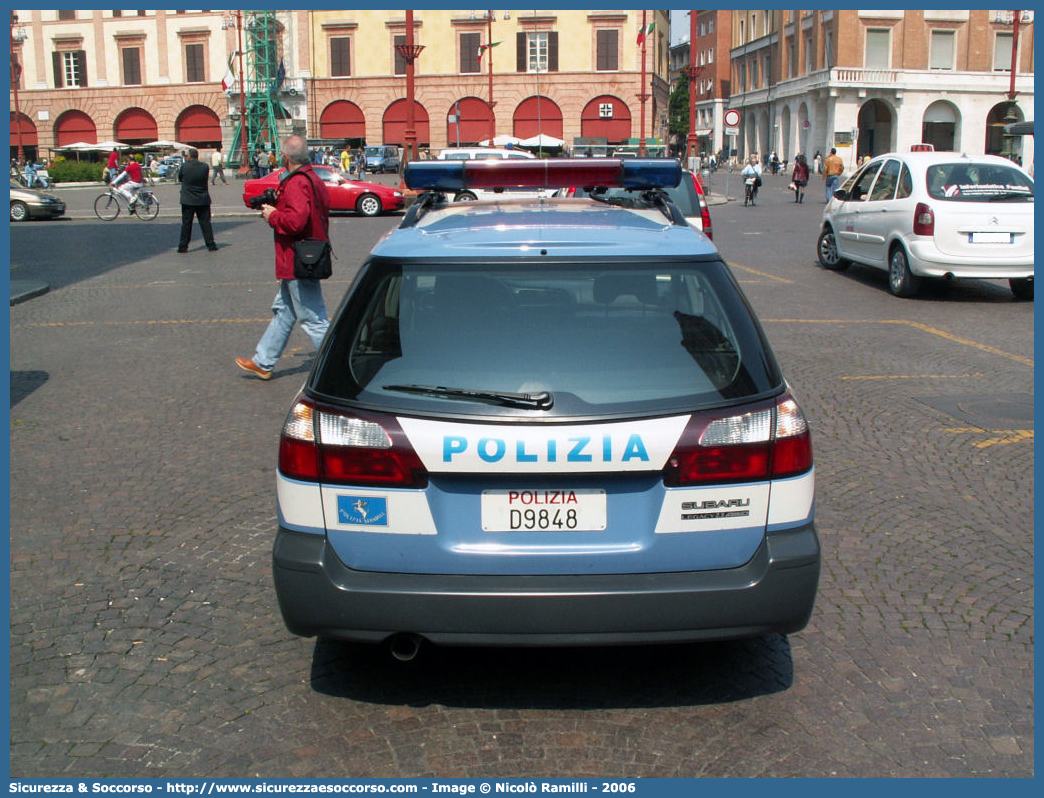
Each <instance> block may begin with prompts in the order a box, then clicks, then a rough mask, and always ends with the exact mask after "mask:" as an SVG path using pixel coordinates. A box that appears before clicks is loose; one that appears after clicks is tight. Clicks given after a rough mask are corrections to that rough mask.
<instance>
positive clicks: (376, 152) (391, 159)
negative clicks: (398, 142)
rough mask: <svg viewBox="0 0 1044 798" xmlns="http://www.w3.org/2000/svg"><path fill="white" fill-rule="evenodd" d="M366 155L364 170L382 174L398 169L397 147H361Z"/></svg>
mask: <svg viewBox="0 0 1044 798" xmlns="http://www.w3.org/2000/svg"><path fill="white" fill-rule="evenodd" d="M363 155H364V156H365V157H366V171H367V172H376V173H378V174H383V173H384V172H398V171H399V157H400V156H399V148H398V147H392V146H388V145H380V146H370V147H364V148H363Z"/></svg>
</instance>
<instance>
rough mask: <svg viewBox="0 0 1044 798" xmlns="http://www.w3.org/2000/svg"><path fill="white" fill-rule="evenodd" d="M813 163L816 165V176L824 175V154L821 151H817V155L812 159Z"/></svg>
mask: <svg viewBox="0 0 1044 798" xmlns="http://www.w3.org/2000/svg"><path fill="white" fill-rule="evenodd" d="M812 163H814V164H815V165H816V174H817V175H821V174H823V154H822V153H821V152H820V151H819V150H816V155H815V157H814V158H813V159H812Z"/></svg>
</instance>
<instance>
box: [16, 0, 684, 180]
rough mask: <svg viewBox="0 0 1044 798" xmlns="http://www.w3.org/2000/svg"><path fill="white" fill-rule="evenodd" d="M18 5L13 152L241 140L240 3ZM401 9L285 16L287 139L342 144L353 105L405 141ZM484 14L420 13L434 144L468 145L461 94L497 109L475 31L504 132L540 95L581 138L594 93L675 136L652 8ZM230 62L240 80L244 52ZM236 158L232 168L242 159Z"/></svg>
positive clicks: (422, 72)
mask: <svg viewBox="0 0 1044 798" xmlns="http://www.w3.org/2000/svg"><path fill="white" fill-rule="evenodd" d="M16 13H17V14H18V16H19V22H18V24H17V25H16V26H13V27H12V32H13V38H12V48H13V50H14V52H15V55H16V57H17V59H18V62H19V64H20V65H21V67H22V74H21V76H20V80H19V83H18V102H17V110H18V111H19V112H20V114H21V116H20V117H19V119H16V114H15V110H16V107H15V105H16V104H15V96H14V92H13V91H12V93H11V109H12V133H11V147H12V156H13V155H14V152H15V150H16V147H17V131H18V129H19V127H20V128H21V132H22V137H23V144H24V145H25V146H26V148H27V149H29V150H30V151H33V154H36V155H37V156H38V157H44V158H45V157H47V156H48V155H49V154H51V153H52V152H53V151H54V149H56V148H58V147H60V146H65V145H68V144H69V143H71V142H72V141H73V139H74V138H76V140H84V141H88V142H95V141H106V140H110V139H112V140H120V141H125V142H127V143H132V144H136V143H142V142H143V141H144V140H145V139H146V138H149V137H151V138H153V139H170V140H174V141H181V142H184V143H187V144H193V145H195V146H198V147H201V148H204V149H205V148H209V147H212V146H216V145H217V144H219V143H221V144H223V145H224V146H225V147H226V149H228V148H229V147H230V145H231V144H232V143H233V139H234V138H235V137H236V136H237V133H238V129H239V127H240V122H239V112H240V97H239V94H238V91H237V90H236V88H235V87H233V90H232V91H230V92H228V93H226V92H225V91H224V90H223V89H222V86H221V80H222V78H223V77H224V76H225V74H226V71H227V69H228V63H229V56H230V55H233V54H234V53H235V52H236V51H237V49H238V46H239V36H240V34H241V33H242V31H241V30H240V27H239V26H240V24H244V27H245V24H249V20H246V22H245V23H244V18H243V17H239V16H237V15H236V13H235V12H216V11H209V12H196V11H193V12H174V11H144V12H133V11H123V12H113V11H61V12H59V11H40V10H33V11H20V12H16ZM403 13H404V12H402V11H296V10H294V11H276V12H274V19H275V25H276V28H277V30H278V36H277V39H278V44H277V46H278V53H277V57H278V59H279V61H280V63H282V64H283V65H284V67H285V73H286V78H285V80H284V82H283V83H282V84H281V86H280V88H279V90H278V92H277V94H276V95H275V96H276V99H277V100H278V102H279V104H280V106H281V109H280V113H279V115H278V116H277V125H276V127H277V129H278V130H277V133H278V135H279V136H282V135H285V134H286V133H289V132H291V131H293V132H298V133H301V134H302V135H305V136H307V137H308V138H309V139H312V140H328V139H329V138H331V137H329V136H326V135H324V132H326V131H324V122H323V119H324V113H326V112H328V111H329V110H330V107H331V105H333V104H335V103H339V102H340V103H342V106H341V107H342V108H345V107H347V106H344V105H343V102H344V101H347V102H348V103H351V104H352V105H354V106H355V108H356V109H357V111H358V114H359V116H360V118H361V119H362V120H363V121H362V123H361V129H362V130H363V131H364V132H363V134H362V136H361V138H365V140H366V142H368V143H398V142H393V141H384V139H385V135H386V134H387V133H389V131H392V130H395V127H394V124H393V122H394V120H392V119H390V117H389V114H390V113H391V112H393V110H394V108H395V106H396V103H399V104H400V106H401V103H402V101H403V98H404V97H405V94H406V87H405V79H404V76H403V75H402V74H397V72H396V69H395V67H396V56H395V44H396V42H397V39H396V36H397V35H401V34H403V33H404V31H405V20H404V18H403ZM484 13H485V12H468V11H434V10H422V11H416V12H414V14H415V17H414V19H415V23H414V24H415V32H416V37H417V42H418V43H419V44H421V45H423V47H424V50H423V52H422V54H421V56H420V57H419V58H418V59H417V62H416V65H417V68H416V91H415V99H416V102H417V103H419V104H420V105H421V106H422V108H423V111H422V114H423V115H426V116H427V118H428V120H429V137H428V141H426V142H422V143H424V144H427V146H429V147H431V148H433V149H434V148H440V147H444V146H448V145H452V144H455V143H456V142H455V140H454V132H455V129H454V128H453V127H452V126H451V124H450V123H449V122H448V121H447V118H448V117H449V116H450V115H451V113H452V110H453V108H454V106H455V104H456V103H457V102H458V101H462V100H465V99H466V98H474V99H476V100H478V101H480V103H481V105H482V106H484V108H485V110H484V111H483V112H484V113H486V114H488V107H489V106H488V104H487V103H488V99H489V75H488V71H487V67H486V64H487V63H488V58H487V60H484V61H482V62H481V69H480V71H478V72H471V73H468V74H465V73H463V70H462V66H461V64H462V61H461V58H462V53H461V46H462V44H461V43H462V42H464V41H467V42H468V43H469V44H470V43H471V42H473V41H475V39H474V38H468V39H463V38H461V36H460V34H461V33H473V34H477V35H478V41H479V42H480V43H481V44H483V45H485V44H487V43H488V41H489V36H490V35H491V34H492V35H493V37H494V39H493V40H494V41H499V42H500V44H499V45H498V46H497V47H496V48H494V49H492V50H491V51H489V52H491V53H492V55H493V57H494V68H493V76H492V77H493V88H494V91H495V94H494V96H493V100H494V108H493V112H494V113H495V130H496V132H497V133H498V134H505V133H506V134H513V133H514V131H515V130H516V129H521V128H526V129H528V128H532V127H533V123H527V122H526V121H525V120H524V119H522V118H520V117H522V116H524V115H525V112H526V108H527V105H526V103H527V101H529V100H531V99H532V98H534V97H537V96H539V97H541V98H544V100H545V101H546V102H547V103H550V104H551V105H550V107H551V108H552V109H553V110H555V111H556V113H557V115H558V116H560V119H558V120H556V118H555V114H552V115H551V118H550V119H549V120H548V122H549V124H550V126H551V130H552V131H553V133H552V135H555V136H556V137H557V138H562V139H564V140H565V142H566V143H567V144H571V143H572V141H573V139H574V138H576V137H580V136H582V135H584V134H585V128H593V127H597V119H592V117H591V107H592V103H596V104H597V102H598V101H599V100H606V98H609V99H611V102H609V101H605V102H602V103H601V105H604V106H606V108H608V111H603V112H604V113H609V114H610V116H612V114H613V113H615V114H617V117H616V121H617V122H623V123H625V125H620V124H618V125H617V126H616V127H615V130H617V131H622V130H626V136H623V138H624V139H627V138H636V137H638V136H639V133H640V130H641V129H642V127H643V124H642V111H643V108H644V130H645V135H646V137H647V138H649V139H652V138H655V137H660V136H662V135H663V134H664V132H665V123H666V111H667V99H668V94H669V86H668V82H667V69H668V52H667V51H668V48H667V40H668V36H669V19H668V16H667V12H665V11H647V12H644V13H645V18H646V21H647V22H646V24H647V25H648V24H653V26H654V27H653V29H652V31H650V32H649V34H648V36H647V37H646V48H645V50H646V51H645V53H644V56H645V84H644V88H643V84H642V48H640V47H639V46H638V45H637V43H636V36H637V34H638V29H639V26H640V25H641V23H642V18H643V12H641V11H582V10H553V11H537V12H528V11H524V12H515V13H514V15H513V16H512V15H511V14H508V15H507V18H506V19H505V18H504V15H503V14H500V18H499V19H497V21H496V22H495V23H493V24H489V23H488V22H487V21H486V20H485V19H484V17H483V16H482V15H483V14H484ZM498 13H499V12H498ZM476 14H477V15H478V17H477V18H476V16H475V15H476ZM599 31H609V32H610V33H609V34H608V35H609V36H610V37H611V38H610V40H611V41H613V42H614V44H613V47H614V48H615V52H613V53H611V55H612V58H613V62H612V66H610V67H609V68H606V67H605V66H604V64H603V65H601V66H600V65H599V62H598V57H599V52H600V49H599V48H600V46H601V49H602V51H604V49H605V47H604V42H605V39H604V36H605V34H603V33H599ZM529 33H539V34H542V35H543V34H553V35H555V36H557V39H556V44H557V49H556V59H557V65H556V66H557V68H549V69H547V70H543V69H541V70H540V71H530V70H529V69H528V68H526V67H523V66H522V64H523V61H524V60H525V56H527V55H528V53H524V54H522V56H520V54H519V51H518V49H517V47H519V46H523V44H524V43H525V42H526V40H525V39H524V38H519V36H520V34H529ZM22 34H24V35H22ZM334 38H341V39H347V40H349V42H350V45H349V46H350V53H351V56H350V59H349V61H348V64H349V69H350V74H349V75H344V76H341V75H338V76H335V75H334V70H333V69H332V62H331V40H332V39H334ZM520 43H521V44H520ZM340 46H344V45H343V43H342V44H341V45H340ZM244 49H248V47H246V46H244ZM603 54H604V52H603ZM527 63H528V62H527ZM232 67H233V68H234V70H235V72H236V73H237V74H238V73H239V71H240V68H239V63H238V59H237V58H235V57H234V56H233V58H232ZM248 71H249V70H248ZM640 95H644V99H645V102H644V105H643V103H642V101H641V98H640ZM610 106H611V107H610ZM469 107H470V108H472V109H474V108H479V107H480V105H478V104H476V103H472V104H471V105H470V106H469ZM544 107H547V106H545V105H541V108H544ZM132 117H133V119H134V120H135V122H136V124H137V127H136V128H135V129H134V131H133V132H134V133H135V135H134V136H133V137H128V135H126V134H127V133H128V132H129V129H128V126H127V125H126V124H125V122H126V120H127V119H129V118H132ZM542 121H543V120H542ZM330 129H335V126H330ZM470 129H471V130H472V131H474V128H473V127H472V128H470ZM490 129H491V130H492V129H494V128H493V127H492V125H491V128H490ZM146 133H148V134H149V135H145V134H146ZM80 134H82V139H81V138H80ZM138 134H141V135H138ZM342 141H343V137H342ZM236 149H239V147H238V144H237V146H236ZM229 154H230V156H231V157H232V159H233V162H234V161H235V158H236V156H237V155H238V153H233V152H230V153H229Z"/></svg>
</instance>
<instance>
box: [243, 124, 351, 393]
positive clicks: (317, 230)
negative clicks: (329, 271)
mask: <svg viewBox="0 0 1044 798" xmlns="http://www.w3.org/2000/svg"><path fill="white" fill-rule="evenodd" d="M282 157H283V165H284V166H286V169H287V175H286V176H285V177H284V179H283V181H282V184H281V186H280V189H279V194H278V199H277V200H276V204H275V206H272V205H262V206H261V215H262V216H264V218H265V221H266V222H268V225H269V227H271V228H272V230H273V231H274V233H275V276H276V279H277V280H278V281H279V290H278V292H277V293H276V296H275V300H274V301H273V302H272V321H271V322H269V324H268V328H267V329H266V330H265V332H264V334H263V335H262V336H261V339H260V340H259V341H258V342H257V347H256V349H255V351H254V356H253V357H251V358H245V357H237V358H236V365H237V366H239V368H241V369H243V370H244V371H246V372H249V373H250V374H253V375H254V376H256V377H259V378H260V379H262V380H267V379H269V378H270V377H271V376H272V369H273V368H275V364H276V361H277V360H279V356H280V355H282V353H283V349H284V348H285V347H286V343H287V341H288V340H289V339H290V334H291V333H292V332H293V330H294V324H295V323H297V322H299V323H300V324H301V328H302V329H303V330H304V331H305V333H306V334H307V335H308V337H309V338H311V339H312V343H313V344H314V345H315V348H316V349H319V344H320V343H322V340H323V336H324V335H326V329H327V327H329V326H330V320H329V318H327V315H326V305H325V304H324V303H323V289H322V283H321V282H320V281H319V280H315V279H306V278H295V277H294V255H295V252H294V242H296V241H302V240H304V239H319V240H322V241H329V240H330V236H329V225H330V192H329V191H328V189H327V188H326V184H325V183H323V181H322V180H320V179H319V178H318V175H316V173H315V171H314V170H313V169H312V164H311V160H310V158H309V154H308V142H307V141H306V140H305V139H304V138H302V137H301V136H289V137H288V138H287V139H286V141H284V142H283V153H282ZM298 175H300V177H298Z"/></svg>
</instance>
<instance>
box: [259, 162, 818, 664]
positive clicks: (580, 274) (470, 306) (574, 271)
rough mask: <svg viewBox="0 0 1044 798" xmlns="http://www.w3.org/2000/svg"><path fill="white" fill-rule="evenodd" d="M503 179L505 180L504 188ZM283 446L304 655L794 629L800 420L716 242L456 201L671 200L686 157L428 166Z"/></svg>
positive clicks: (679, 226) (673, 231)
mask: <svg viewBox="0 0 1044 798" xmlns="http://www.w3.org/2000/svg"><path fill="white" fill-rule="evenodd" d="M505 167H507V168H505ZM405 179H406V183H407V185H408V186H409V187H410V188H412V189H416V190H419V191H421V192H422V193H421V194H420V196H419V197H418V199H417V200H416V202H414V203H413V205H411V207H410V209H409V211H408V212H407V214H406V216H405V217H404V219H403V221H402V223H401V224H400V225H399V226H398V227H397V228H396V229H394V230H392V231H391V232H390V233H389V234H388V235H386V236H385V237H384V238H382V239H381V240H380V241H379V242H378V243H377V245H376V246H375V247H374V249H373V251H372V252H371V254H370V255H369V257H368V258H367V259H366V261H365V263H364V264H363V265H362V267H361V269H360V271H359V274H358V276H357V278H356V280H355V282H354V283H353V285H352V287H351V288H350V289H349V291H348V294H347V295H346V297H345V299H344V300H343V302H342V304H341V306H340V309H339V310H338V312H337V313H336V314H335V317H334V318H333V320H332V322H331V324H330V328H329V332H328V333H327V335H326V338H325V340H324V342H323V345H322V347H321V348H320V351H319V352H318V354H317V356H316V359H315V361H314V364H313V366H312V369H311V372H310V374H309V376H308V378H307V381H306V383H305V385H304V387H303V389H302V391H301V392H300V394H299V395H298V396H297V397H296V398H295V399H294V400H293V402H292V405H291V409H290V412H289V414H288V415H287V417H286V421H285V424H284V425H283V429H282V435H281V441H280V446H279V457H278V473H277V501H278V508H279V509H278V518H279V526H278V531H277V534H276V539H275V544H274V551H273V576H274V581H275V588H276V596H277V598H278V601H279V606H280V609H281V612H282V615H283V619H284V621H285V623H286V625H287V628H288V629H289V630H290V631H291V632H293V633H295V634H298V635H304V636H311V635H319V636H322V637H325V638H333V639H343V640H351V641H359V642H370V643H378V642H382V641H388V643H389V645H390V648H391V650H392V653H393V654H394V655H395V656H397V657H398V658H400V659H410V658H412V657H413V656H415V655H416V653H417V649H418V647H419V645H420V644H421V641H423V640H429V641H433V642H435V643H442V644H451V645H459V644H466V645H507V646H515V645H538V646H544V645H604V644H617V643H627V642H630V643H666V642H678V641H690V640H705V639H722V638H733V637H747V636H756V635H760V634H764V633H769V632H777V633H781V634H786V633H790V632H795V631H798V630H799V629H801V628H803V627H804V626H805V625H806V623H807V622H808V619H809V616H810V614H811V612H812V608H813V604H814V600H815V594H816V590H817V584H818V575H819V569H820V546H819V541H818V536H817V534H816V530H815V525H814V522H813V514H814V507H815V495H814V494H815V489H814V482H815V478H814V468H813V461H812V448H811V440H810V432H809V428H808V424H807V422H806V420H805V417H804V415H803V414H802V411H801V409H800V408H799V406H798V403H797V401H796V399H795V395H794V392H793V391H792V390H791V388H790V387H789V386H788V384H787V383H786V381H785V379H784V377H783V375H782V373H781V371H780V368H779V365H778V364H777V361H776V359H775V357H774V356H773V354H772V351H771V349H770V348H769V345H768V343H767V339H766V337H765V333H764V331H763V330H762V328H761V327H760V325H759V323H758V321H757V319H756V318H755V316H754V312H753V310H752V308H751V306H750V304H749V303H748V302H747V300H746V299H745V298H744V296H743V292H742V290H741V288H740V286H739V285H738V283H737V282H736V280H735V278H734V277H733V275H732V273H731V271H730V269H729V267H728V266H727V265H726V264H725V262H724V261H723V260H722V258H721V255H720V254H719V253H718V251H717V249H715V247H714V244H713V243H712V242H711V241H710V240H709V239H707V238H706V237H705V236H703V235H700V234H699V233H697V232H696V231H695V230H694V229H693V228H692V227H691V226H690V225H689V224H688V223H687V222H686V221H685V219H684V218H683V217H682V216H681V214H680V212H678V210H677V208H673V207H672V206H671V205H670V203H669V202H668V203H664V202H662V200H660V199H658V198H656V197H652V195H649V196H650V200H649V201H647V202H643V203H635V204H634V206H633V207H622V206H619V205H609V204H606V203H604V202H597V201H595V200H593V199H589V198H588V199H583V198H581V199H550V200H545V201H542V202H510V201H506V200H505V201H501V202H496V203H493V202H486V203H453V202H451V201H449V197H450V195H451V194H452V192H453V191H454V190H465V189H468V188H475V187H483V188H489V187H491V184H493V183H495V181H496V180H498V179H504V180H506V181H507V182H508V183H509V184H510V185H518V184H520V183H521V184H524V185H529V186H530V187H532V188H553V187H555V186H559V185H589V184H592V185H593V184H597V185H607V184H609V185H616V186H630V187H632V188H634V189H636V190H638V191H641V190H643V189H644V190H647V191H654V190H657V189H660V188H663V187H665V186H666V187H670V186H676V185H677V184H678V182H679V180H680V179H681V171H680V166H679V164H678V163H677V161H657V162H652V163H650V160H649V159H627V160H626V161H622V160H614V161H612V162H607V161H605V160H600V161H597V162H595V161H588V160H586V159H565V160H559V161H556V160H541V161H517V162H512V163H511V164H510V166H509V165H508V164H496V165H492V164H490V163H489V162H483V161H465V162H446V161H441V162H440V161H415V162H412V163H410V164H409V165H407V167H406V175H405Z"/></svg>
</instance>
